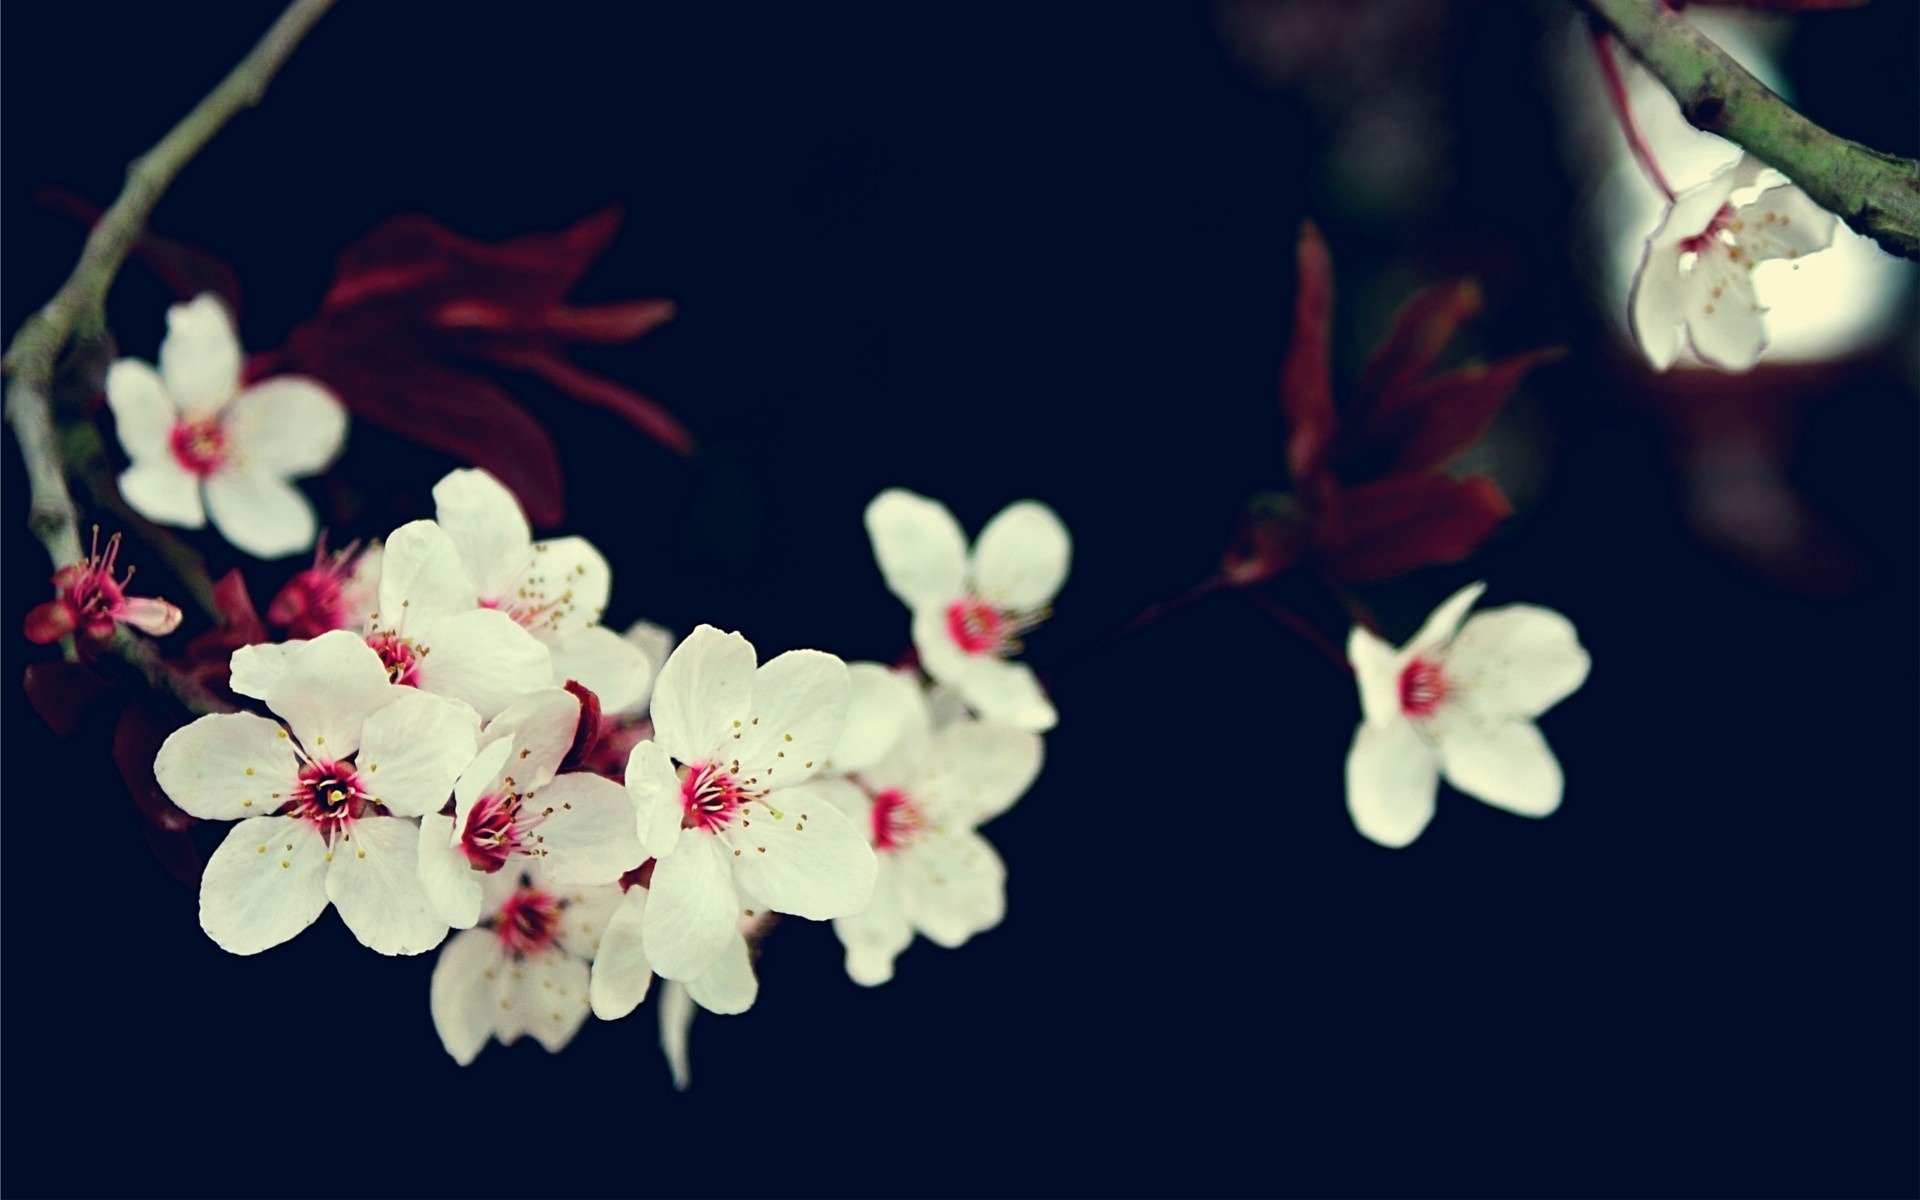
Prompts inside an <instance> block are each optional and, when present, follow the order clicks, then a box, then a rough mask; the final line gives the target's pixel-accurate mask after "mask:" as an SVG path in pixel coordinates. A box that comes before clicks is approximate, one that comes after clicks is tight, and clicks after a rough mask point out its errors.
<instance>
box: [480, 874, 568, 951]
mask: <svg viewBox="0 0 1920 1200" xmlns="http://www.w3.org/2000/svg"><path fill="white" fill-rule="evenodd" d="M560 908H561V905H560V901H559V900H557V899H555V898H554V897H552V896H549V895H547V894H546V893H545V892H543V891H541V890H540V889H538V888H534V887H527V886H525V885H522V886H521V888H520V889H519V890H518V891H516V892H514V894H513V895H511V896H509V897H507V902H506V903H505V904H503V905H501V906H500V915H499V916H497V917H495V918H494V922H493V933H494V936H495V937H497V938H499V939H500V944H501V945H503V946H505V947H506V948H507V950H508V951H509V952H511V953H512V954H514V955H516V956H518V957H521V958H524V957H526V956H527V955H529V954H538V953H539V952H540V951H542V950H545V949H547V948H548V947H549V946H552V945H553V944H554V942H555V941H556V940H557V939H558V937H559V934H560Z"/></svg>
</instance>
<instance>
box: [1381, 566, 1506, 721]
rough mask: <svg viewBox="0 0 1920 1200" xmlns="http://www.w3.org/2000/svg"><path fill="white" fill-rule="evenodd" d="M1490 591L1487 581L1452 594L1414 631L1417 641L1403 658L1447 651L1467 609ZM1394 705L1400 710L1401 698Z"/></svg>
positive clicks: (1407, 647) (1410, 644) (1403, 650)
mask: <svg viewBox="0 0 1920 1200" xmlns="http://www.w3.org/2000/svg"><path fill="white" fill-rule="evenodd" d="M1486 590H1487V585H1486V584H1484V583H1470V584H1468V585H1467V586H1466V587H1463V588H1461V589H1460V590H1459V591H1457V592H1455V593H1454V594H1453V595H1451V596H1448V597H1447V598H1446V601H1445V602H1444V603H1442V604H1441V605H1440V607H1439V608H1436V609H1434V610H1433V615H1432V616H1430V617H1428V618H1427V622H1426V624H1424V625H1422V626H1421V627H1420V632H1418V633H1416V634H1414V635H1413V640H1412V641H1410V642H1408V643H1407V644H1406V646H1405V647H1404V648H1403V649H1402V650H1401V661H1403V662H1404V661H1405V660H1407V659H1410V658H1413V657H1416V656H1420V655H1429V654H1437V653H1439V652H1440V651H1441V650H1443V649H1444V648H1445V647H1446V645H1447V643H1449V642H1451V641H1452V640H1453V635H1454V634H1455V633H1457V632H1458V631H1459V629H1460V622H1462V621H1464V620H1466V619H1467V611H1468V610H1469V609H1471V608H1472V607H1473V605H1474V602H1475V601H1477V600H1478V599H1480V593H1482V592H1484V591H1486ZM1399 686H1400V685H1399V680H1398V677H1397V674H1396V678H1395V681H1394V687H1395V689H1398V688H1399ZM1397 695H1398V693H1397V690H1396V696H1397ZM1394 707H1395V708H1396V709H1397V708H1398V707H1399V703H1398V700H1397V699H1396V701H1395V704H1394Z"/></svg>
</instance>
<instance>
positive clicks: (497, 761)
mask: <svg viewBox="0 0 1920 1200" xmlns="http://www.w3.org/2000/svg"><path fill="white" fill-rule="evenodd" d="M512 761H513V741H512V740H511V739H509V738H501V739H499V740H498V741H492V742H487V743H486V744H485V745H483V746H481V747H480V751H479V753H477V754H475V755H474V756H473V761H472V762H469V763H468V764H467V765H466V766H465V767H464V768H462V769H461V771H460V778H458V779H456V780H454V783H453V806H454V807H453V819H454V823H455V824H456V825H457V826H458V827H459V828H460V829H462V830H464V829H465V828H466V827H467V816H468V814H469V813H470V812H471V811H472V810H473V806H474V805H475V804H476V803H478V802H479V800H480V799H481V797H483V796H498V795H500V794H501V793H503V792H505V791H506V790H507V789H506V784H505V777H506V776H507V775H508V774H509V773H510V772H511V771H512V769H513V767H512Z"/></svg>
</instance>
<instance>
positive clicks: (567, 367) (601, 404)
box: [484, 343, 693, 456]
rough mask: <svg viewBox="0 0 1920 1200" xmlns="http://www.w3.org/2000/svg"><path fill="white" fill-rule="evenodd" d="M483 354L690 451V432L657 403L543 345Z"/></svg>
mask: <svg viewBox="0 0 1920 1200" xmlns="http://www.w3.org/2000/svg"><path fill="white" fill-rule="evenodd" d="M484 354H485V356H486V357H487V358H489V359H491V360H493V361H494V362H497V363H499V364H501V365H502V366H510V367H518V368H520V369H521V370H524V371H528V372H530V373H532V374H534V375H538V376H539V377H540V378H542V379H544V380H546V381H547V382H548V383H550V384H552V385H553V386H554V387H557V388H559V389H560V390H561V391H563V392H565V393H567V394H568V395H570V396H572V397H573V398H574V399H576V400H579V401H581V402H583V403H586V404H591V405H594V406H595V407H598V408H604V409H607V410H608V411H609V412H612V413H613V414H614V415H615V416H618V417H620V418H621V419H622V420H624V421H625V422H626V423H627V424H629V425H631V426H633V427H634V428H635V429H638V430H639V431H640V432H641V433H644V434H646V435H647V436H648V437H650V438H652V439H653V440H654V441H656V442H659V443H660V444H661V445H663V446H665V447H666V448H667V449H669V450H672V451H673V452H674V453H675V454H679V455H683V456H684V455H688V454H692V453H693V435H692V434H690V433H688V432H687V427H686V426H684V425H682V424H681V423H680V422H678V421H676V420H674V418H673V414H672V413H669V412H668V411H667V410H666V409H664V408H662V407H661V406H660V405H659V404H658V403H656V402H654V401H653V400H650V399H648V398H647V397H645V396H643V395H641V394H640V393H639V392H636V391H634V390H633V389H632V388H630V387H627V386H626V385H625V384H622V383H616V382H614V381H613V380H611V379H608V378H607V377H606V376H604V375H595V374H594V373H593V372H591V371H588V370H586V369H585V368H583V367H579V366H576V365H574V364H573V363H571V362H569V361H567V360H566V359H565V358H563V357H561V356H560V355H559V354H558V353H556V352H555V351H552V350H549V349H546V348H545V347H542V346H515V345H512V344H508V343H500V344H495V345H490V346H488V347H487V348H486V349H485V351H484Z"/></svg>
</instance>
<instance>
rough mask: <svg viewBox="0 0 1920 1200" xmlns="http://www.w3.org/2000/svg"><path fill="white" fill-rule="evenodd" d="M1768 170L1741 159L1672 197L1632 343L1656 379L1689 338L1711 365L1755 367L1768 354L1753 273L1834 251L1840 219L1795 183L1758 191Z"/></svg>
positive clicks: (1655, 238) (1644, 277)
mask: <svg viewBox="0 0 1920 1200" xmlns="http://www.w3.org/2000/svg"><path fill="white" fill-rule="evenodd" d="M1767 169H1768V168H1767V166H1766V164H1765V163H1763V162H1761V161H1760V160H1759V159H1757V158H1753V157H1752V156H1750V155H1745V154H1743V155H1741V156H1740V157H1739V158H1738V159H1735V160H1734V161H1733V162H1731V163H1729V164H1727V165H1726V166H1725V167H1722V168H1721V169H1720V170H1719V171H1717V172H1715V173H1714V174H1713V175H1712V176H1711V177H1710V178H1708V179H1707V180H1706V181H1705V182H1703V183H1700V184H1698V185H1696V186H1694V187H1691V188H1688V189H1687V190H1686V191H1684V192H1681V193H1680V194H1679V195H1678V196H1676V197H1674V199H1673V202H1672V203H1671V204H1670V205H1669V206H1668V208H1667V211H1666V215H1665V216H1663V217H1662V218H1661V220H1660V224H1659V225H1658V226H1657V227H1655V229H1654V231H1653V233H1652V234H1650V235H1648V237H1647V248H1646V252H1645V253H1644V254H1643V255H1642V256H1641V259H1640V269H1639V270H1638V271H1637V272H1636V273H1635V274H1634V277H1633V295H1632V298H1631V299H1630V300H1629V304H1630V306H1631V312H1632V315H1633V335H1634V338H1635V340H1637V341H1638V342H1639V343H1640V349H1641V351H1642V352H1643V353H1644V354H1646V356H1647V361H1648V362H1649V363H1651V364H1652V365H1653V368H1654V370H1656V371H1664V370H1666V369H1667V368H1668V367H1671V366H1672V365H1673V364H1674V361H1675V359H1677V358H1678V357H1679V354H1680V344H1681V340H1680V339H1681V334H1682V332H1683V331H1684V332H1685V334H1686V342H1687V345H1689V346H1691V347H1692V349H1693V352H1694V353H1695V354H1696V355H1698V356H1699V357H1700V358H1701V359H1702V360H1704V361H1705V362H1707V363H1708V364H1710V365H1712V366H1715V367H1719V368H1720V369H1722V370H1725V371H1745V370H1747V369H1748V368H1749V367H1751V366H1753V364H1754V362H1755V361H1756V360H1758V359H1759V357H1760V352H1761V351H1762V350H1764V349H1766V345H1767V329H1766V323H1765V322H1764V321H1763V320H1762V319H1761V317H1762V314H1764V313H1765V311H1766V310H1765V309H1764V308H1762V307H1761V306H1760V298H1759V296H1758V294H1757V293H1756V292H1755V291H1754V286H1753V268H1754V267H1755V265H1757V264H1759V263H1762V262H1766V261H1768V260H1770V259H1797V258H1799V257H1800V256H1801V255H1803V254H1812V253H1813V252H1815V251H1816V250H1824V249H1826V248H1827V247H1828V246H1829V245H1831V244H1832V242H1833V231H1834V226H1835V218H1834V215H1833V214H1832V213H1830V212H1826V211H1825V210H1823V209H1821V208H1820V206H1819V205H1817V204H1815V203H1814V202H1813V201H1812V200H1811V199H1809V198H1808V197H1807V194H1806V193H1805V192H1802V191H1801V190H1800V189H1799V188H1797V187H1794V186H1793V185H1792V184H1790V183H1784V184H1779V185H1775V186H1770V187H1764V188H1761V187H1760V184H1759V179H1760V176H1761V173H1762V172H1763V171H1766V170H1767ZM1756 188H1759V190H1758V191H1757V192H1756V191H1755V189H1756ZM1736 196H1738V197H1741V198H1740V199H1738V200H1736V199H1735V197H1736Z"/></svg>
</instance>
